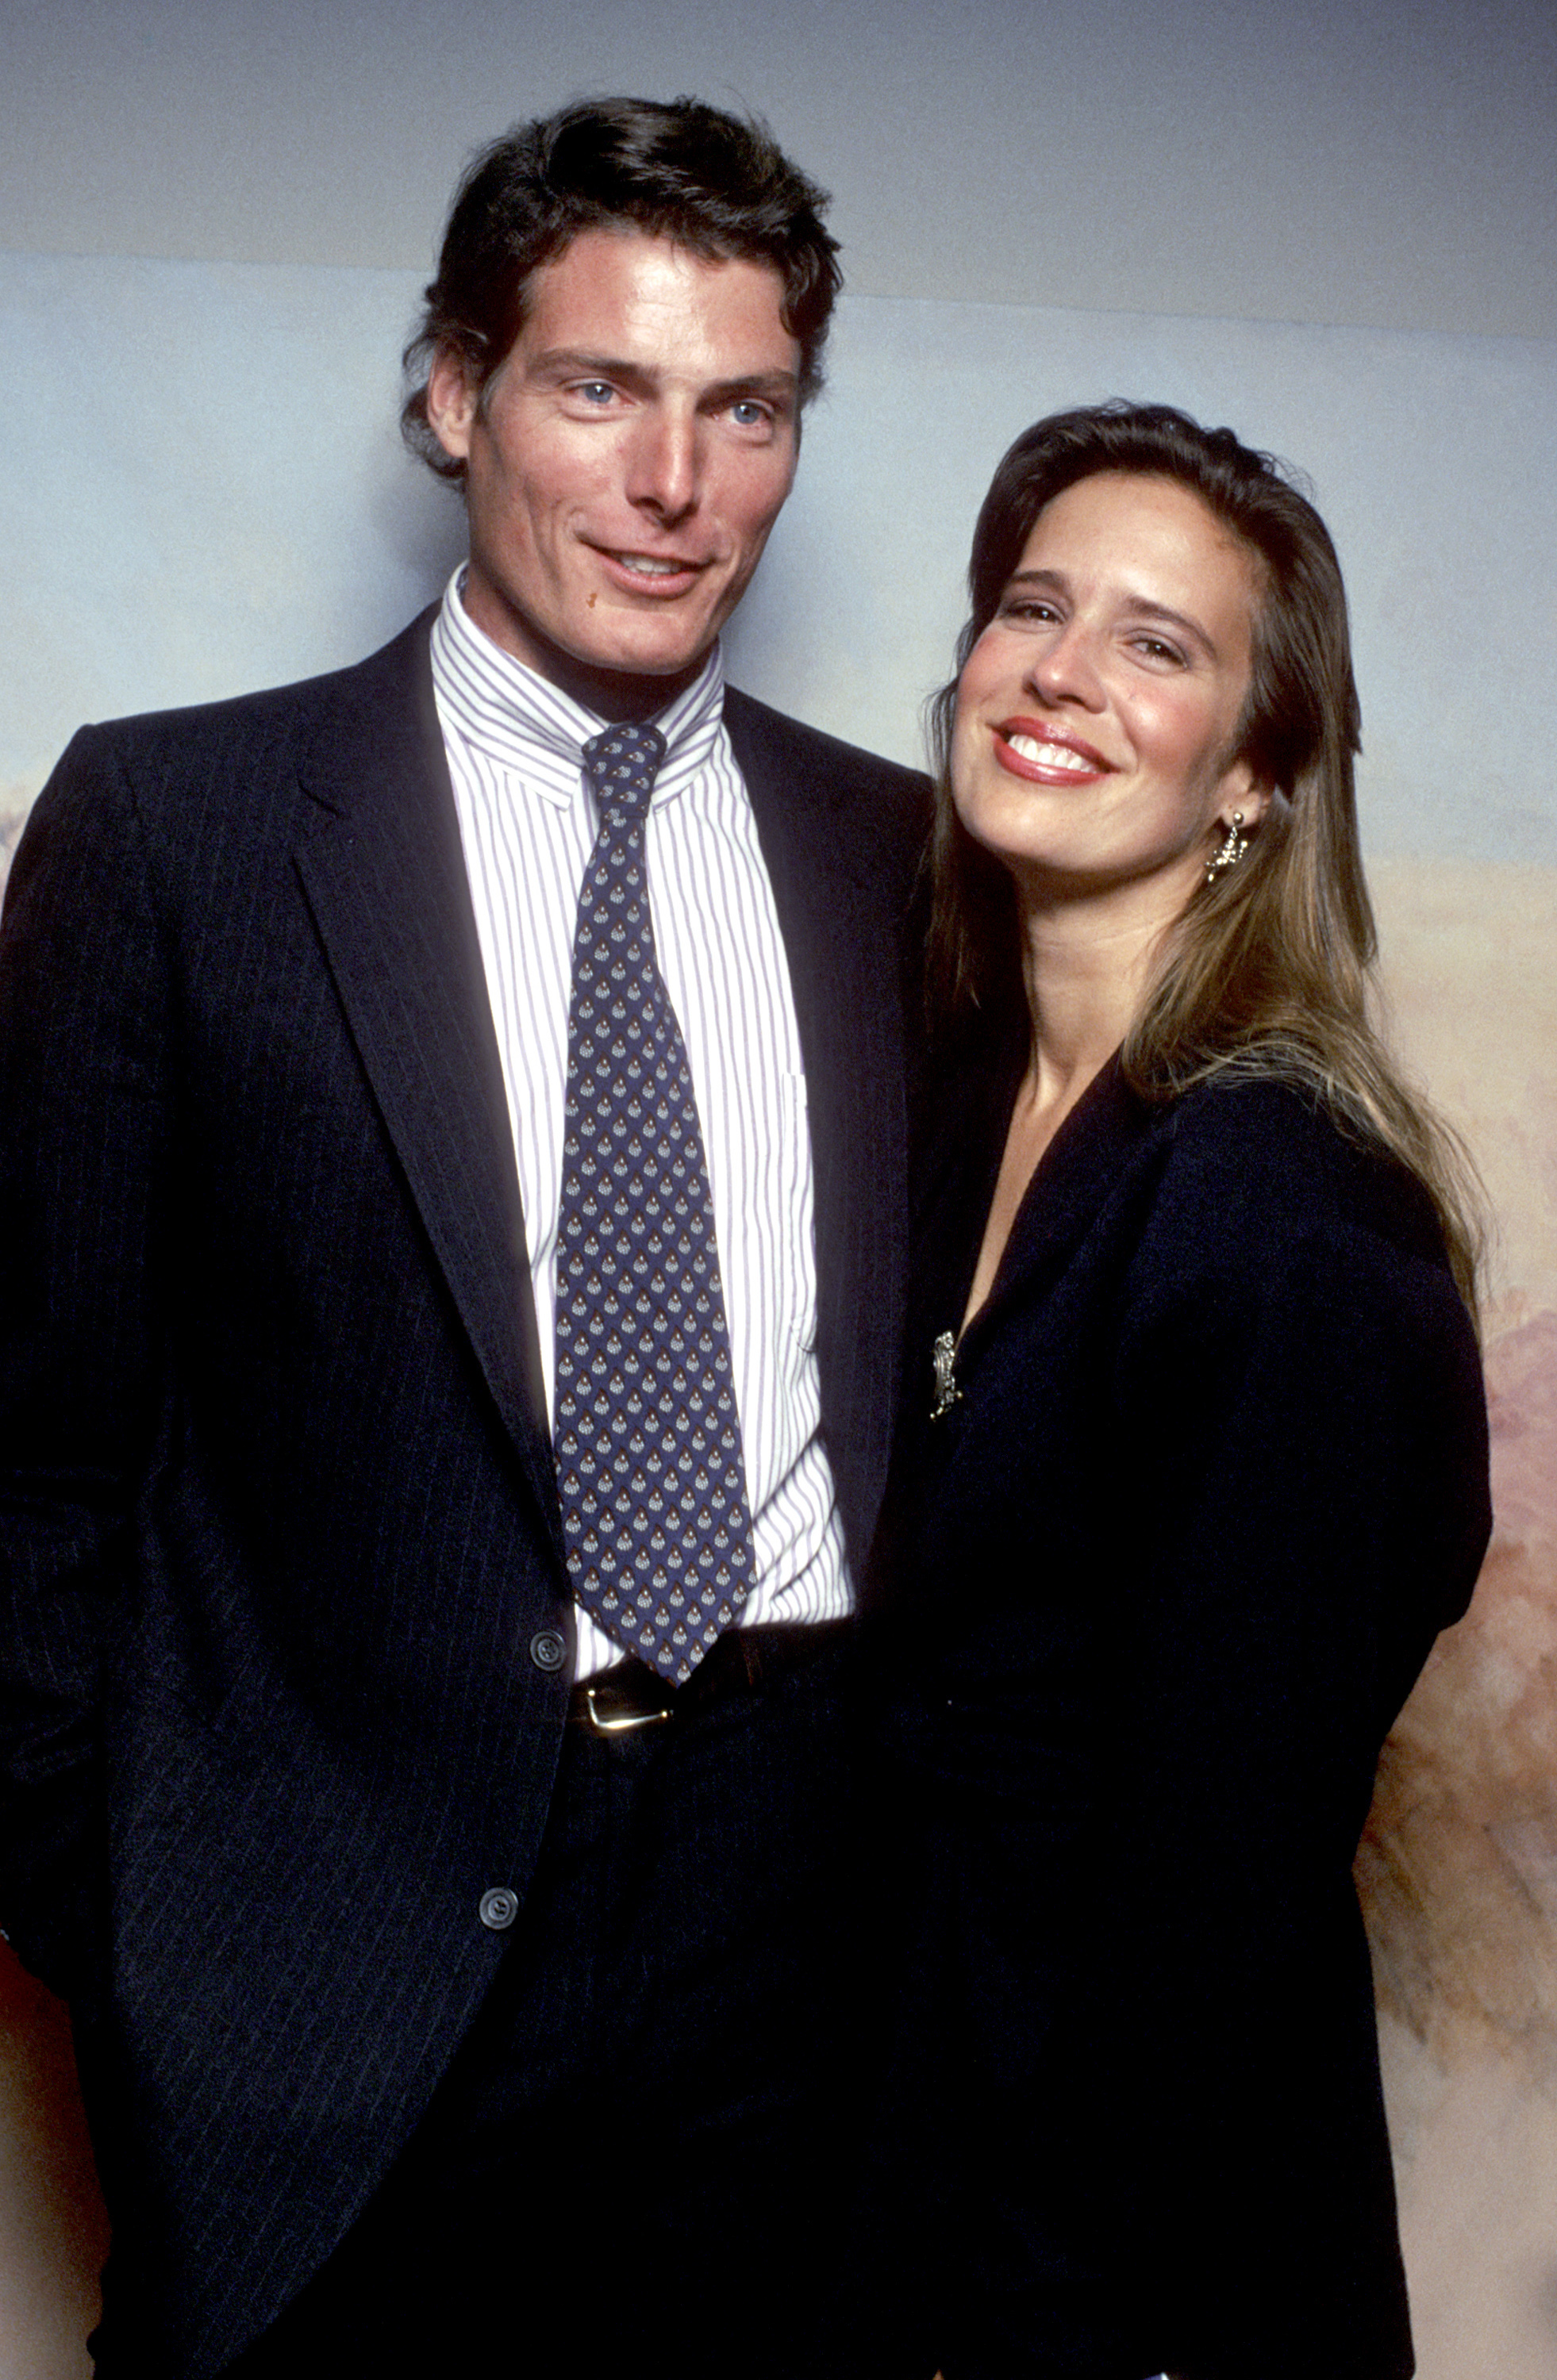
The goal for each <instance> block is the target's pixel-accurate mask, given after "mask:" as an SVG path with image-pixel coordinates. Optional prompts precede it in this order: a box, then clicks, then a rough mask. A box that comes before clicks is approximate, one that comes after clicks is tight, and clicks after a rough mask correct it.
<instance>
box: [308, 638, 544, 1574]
mask: <svg viewBox="0 0 1557 2380" xmlns="http://www.w3.org/2000/svg"><path fill="white" fill-rule="evenodd" d="M431 617H432V615H431V614H430V613H429V614H427V615H425V616H424V618H423V619H421V620H420V621H418V622H417V623H416V624H415V625H413V627H412V628H410V629H408V630H407V633H406V635H405V636H403V637H399V638H397V639H396V641H395V644H393V645H391V646H389V647H388V648H386V650H384V651H383V653H381V654H378V655H376V656H375V657H374V659H373V660H372V661H371V662H366V663H365V664H364V665H363V667H362V668H361V669H360V670H359V671H354V672H351V673H349V674H347V676H345V677H344V678H343V679H342V680H341V682H340V683H341V686H342V699H341V701H340V703H339V705H338V707H337V710H336V711H335V714H334V715H333V716H332V717H331V719H330V720H329V721H328V722H327V723H326V725H325V727H324V729H323V730H322V733H321V734H320V735H318V736H317V737H316V739H315V741H314V743H313V745H312V746H311V747H310V749H309V750H308V752H307V753H306V754H305V756H304V759H303V762H302V770H301V773H302V778H303V784H304V789H305V791H306V792H307V793H308V794H310V795H311V796H312V800H313V805H314V807H313V809H312V814H311V817H309V818H307V819H306V820H305V823H304V829H303V833H302V835H301V837H300V839H299V844H298V854H297V859H298V871H299V873H300V875H301V878H302V881H303V886H304V890H305V892H307V895H308V899H309V902H310V906H311V908H312V911H313V916H314V920H315V923H316V925H317V928H318V930H319V935H320V939H321V941H322V943H323V945H324V950H325V953H326V956H327V958H328V961H329V964H330V967H331V970H332V972H333V974H334V977H335V984H336V987H337V990H338V991H339V995H340V1000H341V1004H342V1006H343V1008H344V1009H345V1011H346V1015H347V1024H348V1025H349V1026H350V1029H351V1033H352V1036H353V1038H354V1039H355V1041H356V1044H357V1049H358V1052H359V1057H360V1059H361V1062H362V1065H363V1068H364V1071H365V1072H366V1074H367V1076H368V1080H369V1082H370V1084H371V1087H372V1092H373V1097H374V1099H376V1101H377V1103H378V1107H379V1111H380V1112H381V1114H382V1116H383V1122H384V1125H385V1127H386V1129H387V1131H388V1133H389V1135H390V1138H391V1140H392V1141H393V1142H394V1145H395V1151H396V1153H397V1155H398V1157H399V1160H400V1163H401V1166H402V1168H403V1169H404V1172H405V1177H406V1181H407V1184H408V1186H409V1189H410V1194H411V1196H412V1198H413V1199H414V1200H415V1202H416V1206H417V1208H418V1211H419V1213H420V1217H421V1220H422V1223H423V1225H424V1227H425V1229H426V1232H427V1236H428V1239H429V1240H430V1242H431V1244H432V1250H433V1254H434V1256H435V1257H436V1259H437V1262H438V1264H439V1266H440V1268H441V1269H442V1271H443V1275H444V1281H446V1283H447V1285H448V1289H449V1292H450V1294H451V1296H452V1297H453V1299H454V1303H455V1305H456V1308H457V1310H458V1312H459V1316H460V1318H461V1320H462V1322H463V1323H464V1326H465V1329H466V1331H467V1332H468V1336H469V1340H470V1343H471V1346H472V1347H473V1349H474V1350H475V1354H476V1357H477V1360H478V1362H479V1363H480V1367H481V1370H482V1372H483V1373H484V1375H485V1377H486V1380H487V1384H488V1386H489V1388H490V1389H491V1391H492V1394H493V1399H494V1400H495V1402H496V1404H497V1409H498V1412H499V1414H500V1415H502V1418H503V1421H504V1424H505V1427H506V1428H507V1430H508V1432H509V1434H510V1436H511V1437H512V1438H513V1439H514V1441H515V1444H516V1445H517V1449H518V1451H519V1454H520V1457H521V1459H522V1461H523V1463H524V1466H525V1469H526V1472H527V1474H528V1475H529V1482H530V1485H531V1487H532V1488H533V1490H534V1492H535V1496H536V1500H537V1502H538V1503H539V1505H540V1507H541V1511H542V1512H543V1513H544V1514H545V1515H546V1518H547V1521H548V1524H549V1525H550V1527H551V1529H552V1532H553V1536H554V1538H555V1539H556V1542H557V1546H558V1551H559V1555H560V1552H561V1529H560V1522H559V1519H558V1515H557V1504H556V1490H555V1484H554V1479H553V1467H552V1455H551V1446H550V1440H549V1437H548V1433H547V1429H546V1425H545V1418H544V1416H545V1400H544V1393H543V1388H542V1379H541V1353H540V1346H539V1342H538V1339H537V1334H536V1325H535V1309H534V1304H533V1300H532V1298H531V1295H530V1287H529V1263H528V1258H527V1255H526V1247H525V1233H524V1219H523V1215H522V1213H521V1211H520V1206H519V1192H518V1182H517V1175H516V1172H515V1167H514V1155H513V1141H512V1135H511V1133H510V1129H509V1123H508V1111H507V1101H506V1096H505V1090H504V1084H503V1069H502V1062H501V1060H500V1059H499V1056H498V1050H497V1040H496V1036H495V1034H494V1032H493V1023H492V1013H491V1008H490V1004H489V1002H488V998H487V990H486V977H485V972H484V969H483V967H482V964H481V954H480V942H479V940H478V937H477V932H476V921H475V916H474V913H473V911H472V908H471V905H470V892H469V886H468V880H467V877H466V872H465V862H464V856H463V854H462V852H461V848H460V841H459V826H458V820H457V818H456V812H455V807H454V795H453V790H452V788H451V786H450V783H449V777H448V768H447V763H446V761H445V759H444V746H443V738H442V735H441V734H440V731H439V728H438V722H437V713H436V710H435V707H434V703H433V698H432V673H431V669H430V666H429V662H428V631H429V626H430V623H431Z"/></svg>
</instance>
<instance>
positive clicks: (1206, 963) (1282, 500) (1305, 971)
mask: <svg viewBox="0 0 1557 2380" xmlns="http://www.w3.org/2000/svg"><path fill="white" fill-rule="evenodd" d="M1099 471H1129V472H1136V473H1139V474H1142V475H1150V476H1151V477H1153V478H1158V479H1167V480H1175V481H1176V482H1177V483H1178V484H1179V485H1180V486H1182V487H1185V488H1187V489H1189V490H1190V491H1191V492H1192V493H1194V494H1195V495H1198V497H1199V498H1200V500H1201V502H1202V503H1203V504H1205V505H1206V506H1207V507H1208V508H1209V510H1210V512H1211V513H1212V514H1213V515H1214V516H1215V517H1216V519H1217V520H1218V521H1220V522H1221V523H1222V525H1223V527H1225V528H1228V529H1230V530H1231V531H1232V532H1233V534H1234V535H1235V536H1236V537H1237V538H1238V539H1239V540H1240V541H1241V543H1242V544H1243V545H1244V546H1245V547H1246V548H1247V550H1248V551H1249V552H1250V553H1251V554H1252V555H1253V556H1254V558H1255V563H1256V571H1257V580H1258V583H1259V609H1258V613H1257V615H1256V618H1255V622H1254V642H1253V662H1252V670H1251V675H1250V683H1249V692H1248V698H1247V703H1246V705H1245V708H1244V714H1243V717H1242V719H1241V721H1240V722H1239V725H1238V730H1237V735H1236V741H1235V753H1236V755H1237V757H1241V758H1242V759H1246V760H1247V762H1248V763H1249V765H1250V766H1251V768H1252V769H1253V771H1254V773H1255V775H1256V777H1257V778H1258V779H1259V781H1260V782H1261V783H1266V784H1268V785H1270V786H1271V788H1272V798H1271V803H1270V806H1269V807H1268V808H1267V810H1266V813H1265V815H1264V817H1263V819H1262V820H1260V823H1259V831H1258V832H1256V833H1254V834H1252V835H1251V836H1250V838H1249V844H1248V849H1247V854H1246V855H1245V856H1244V858H1243V859H1242V861H1241V862H1240V863H1239V865H1238V866H1236V867H1235V868H1226V869H1224V870H1222V872H1221V873H1220V874H1218V875H1217V876H1216V878H1215V879H1214V880H1212V881H1210V882H1209V883H1204V884H1202V885H1200V886H1199V887H1198V890H1197V891H1196V892H1195V893H1194V895H1193V896H1192V898H1191V899H1190V901H1189V903H1188V905H1187V907H1186V910H1185V912H1184V915H1183V917H1182V918H1181V919H1180V920H1179V922H1178V924H1177V926H1176V927H1175V929H1174V933H1173V935H1172V937H1171V938H1170V940H1169V941H1168V943H1167V945H1166V947H1165V948H1164V950H1163V952H1162V956H1161V958H1160V961H1159V963H1158V965H1157V968H1156V971H1155V973H1154V976H1153V978H1152V982H1151V986H1150V991H1149V994H1148V997H1147V1000H1146V1003H1145V1005H1144V1007H1143V1009H1142V1011H1141V1013H1140V1014H1139V1015H1138V1016H1137V1019H1136V1022H1135V1024H1134V1026H1132V1028H1131V1030H1130V1034H1129V1037H1128V1038H1127V1040H1126V1041H1125V1048H1124V1052H1123V1065H1124V1069H1125V1076H1126V1079H1127V1080H1128V1081H1129V1082H1130V1083H1131V1084H1132V1086H1133V1087H1135V1088H1136V1089H1137V1091H1138V1092H1139V1093H1140V1094H1141V1095H1142V1096H1143V1097H1145V1098H1147V1099H1172V1098H1174V1097H1176V1096H1178V1095H1179V1094H1181V1093H1183V1092H1185V1091H1186V1090H1188V1089H1190V1088H1191V1087H1192V1086H1193V1085H1195V1084H1197V1083H1203V1082H1206V1081H1208V1080H1209V1079H1210V1077H1211V1076H1213V1075H1217V1076H1222V1077H1227V1076H1234V1075H1244V1076H1248V1075H1259V1076H1262V1077H1267V1078H1269V1077H1271V1076H1279V1077H1281V1078H1282V1079H1283V1080H1285V1081H1289V1082H1293V1083H1295V1084H1297V1085H1298V1086H1299V1087H1302V1088H1304V1089H1306V1090H1307V1091H1308V1093H1309V1094H1310V1095H1311V1096H1312V1097H1314V1098H1315V1099H1318V1100H1319V1101H1320V1102H1321V1104H1322V1105H1323V1106H1324V1107H1325V1108H1326V1109H1327V1110H1328V1111H1329V1112H1330V1113H1331V1114H1332V1116H1333V1117H1334V1119H1335V1121H1336V1122H1337V1123H1338V1124H1340V1125H1341V1127H1342V1128H1343V1129H1344V1130H1345V1131H1348V1132H1350V1133H1351V1134H1352V1135H1354V1137H1362V1138H1364V1139H1367V1140H1369V1141H1371V1142H1373V1143H1375V1144H1376V1145H1378V1146H1380V1147H1382V1148H1384V1149H1385V1150H1386V1151H1388V1152H1389V1154H1390V1155H1392V1156H1393V1157H1394V1158H1395V1159H1397V1160H1398V1161H1399V1162H1400V1163H1401V1164H1402V1165H1404V1166H1405V1167H1407V1168H1408V1169H1409V1171H1410V1172H1412V1173H1414V1174H1415V1175H1416V1176H1417V1179H1418V1181H1420V1182H1421V1184H1423V1186H1424V1188H1425V1189H1426V1190H1427V1192H1428V1194H1429V1197H1430V1198H1431V1199H1432V1202H1433V1204H1434V1206H1435V1207H1436V1208H1437V1210H1438V1216H1439V1220H1440V1222H1441V1226H1442V1230H1443V1236H1444V1239H1445V1242H1446V1244H1447V1247H1448V1252H1449V1258H1450V1262H1451V1264H1452V1265H1453V1267H1454V1278H1455V1280H1456V1281H1457V1282H1458V1283H1459V1286H1460V1290H1461V1292H1462V1293H1463V1295H1464V1296H1465V1299H1466V1305H1468V1306H1469V1307H1470V1309H1471V1311H1472V1313H1473V1314H1474V1313H1475V1311H1476V1273H1477V1266H1478V1260H1479V1257H1480V1254H1481V1249H1482V1241H1483V1233H1482V1226H1481V1221H1480V1216H1481V1208H1482V1198H1481V1191H1480V1184H1479V1182H1478V1177H1477V1173H1476V1169H1475V1165H1474V1163H1473V1161H1472V1160H1471V1158H1470V1156H1469V1153H1468V1151H1467V1150H1466V1147H1465V1146H1464V1144H1463V1142H1462V1141H1461V1140H1460V1138H1459V1136H1458V1135H1457V1134H1456V1133H1455V1132H1454V1130H1453V1128H1452V1127H1451V1126H1450V1125H1448V1124H1447V1123H1444V1122H1443V1120H1442V1119H1441V1117H1440V1116H1438V1115H1436V1114H1435V1113H1434V1112H1433V1111H1432V1109H1431V1108H1430V1107H1429V1105H1428V1104H1427V1103H1426V1101H1425V1100H1424V1099H1421V1098H1420V1097H1419V1096H1418V1095H1417V1093H1416V1092H1414V1091H1413V1090H1411V1089H1410V1088H1409V1087H1408V1086H1407V1085H1406V1084H1405V1082H1404V1081H1403V1080H1402V1078H1401V1076H1400V1075H1399V1073H1398V1072H1397V1070H1396V1068H1395V1066H1394V1064H1393V1062H1392V1060H1391V1058H1390V1056H1389V1053H1388V1051H1387V1050H1385V1048H1384V1046H1383V1044H1382V1042H1381V1039H1380V1038H1379V1035H1378V1033H1377V1032H1376V1030H1375V1029H1374V1026H1373V1025H1372V1023H1371V1021H1370V1017H1369V1008H1370V1005H1371V1001H1370V994H1371V990H1372V965H1373V959H1374V955H1375V953H1376V949H1377V936H1376V934H1375V930H1374V924H1373V911H1372V907H1371V905H1370V903H1369V901H1368V886H1367V883H1366V881H1365V880H1364V876H1363V868H1362V856H1361V852H1360V850H1359V848H1358V844H1357V827H1356V789H1355V785H1354V781H1353V769H1352V764H1353V759H1354V757H1355V755H1356V752H1357V750H1358V748H1359V726H1360V714H1359V711H1358V707H1357V698H1356V686H1355V684H1354V682H1353V677H1352V661H1351V644H1350V638H1349V635H1348V631H1347V623H1346V595H1345V589H1344V586H1343V584H1342V578H1341V566H1340V564H1339V563H1338V561H1337V560H1336V555H1335V548H1334V546H1333V545H1332V542H1331V539H1330V533H1329V531H1328V530H1327V528H1325V525H1324V523H1323V521H1322V520H1320V516H1319V514H1318V513H1317V512H1316V511H1315V510H1314V507H1313V505H1312V504H1309V503H1308V499H1307V497H1306V496H1304V495H1303V494H1302V493H1301V492H1299V490H1298V489H1297V488H1296V487H1295V486H1294V485H1293V484H1292V482H1291V480H1289V479H1287V478H1286V477H1284V476H1283V469H1282V467H1280V466H1279V465H1278V464H1277V463H1276V462H1275V460H1274V459H1273V457H1271V455H1260V454H1256V453H1254V452H1253V451H1252V450H1251V449H1250V448H1248V447H1247V446H1244V445H1242V444H1240V443H1239V441H1238V440H1237V439H1236V438H1235V436H1234V434H1233V432H1232V431H1230V430H1202V429H1201V428H1200V426H1199V424H1198V422H1196V421H1193V420H1191V419H1190V418H1189V416H1188V415H1187V414H1184V413H1180V412H1178V411H1177V410H1176V409H1175V408H1174V407H1171V406H1163V405H1153V406H1128V405H1124V404H1119V403H1113V404H1109V405H1101V406H1089V407H1080V408H1078V409H1077V410H1076V411H1074V412H1069V413H1056V414H1051V415H1050V416H1049V417H1048V418H1047V419H1045V420H1042V421H1040V422H1037V423H1035V424H1034V426H1033V428H1032V429H1030V430H1027V431H1023V433H1022V435H1021V437H1020V438H1018V439H1017V440H1016V443H1015V445H1014V446H1012V447H1011V449H1010V451H1009V452H1008V453H1007V454H1006V455H1005V456H1004V460H1003V461H1002V463H1001V465H1000V468H999V469H998V470H997V471H996V473H995V476H994V480H993V483H992V485H991V489H990V492H989V494H988V496H987V497H986V498H985V500H984V505H983V509H982V511H981V512H980V513H979V523H978V527H977V528H976V529H975V531H974V537H973V556H972V560H971V562H970V563H969V565H968V590H969V594H970V596H971V599H972V612H971V615H970V617H969V619H968V622H967V626H966V627H965V628H964V630H963V632H962V636H961V638H960V640H959V642H958V645H957V675H958V677H960V676H961V674H962V670H963V667H964V665H965V663H966V662H967V658H968V655H969V654H970V653H971V651H972V650H973V647H974V645H975V644H976V643H977V642H978V640H979V637H980V636H981V635H982V634H983V632H984V630H985V628H986V627H987V626H988V625H989V624H990V622H991V619H992V618H993V617H994V614H995V611H996V609H997V607H998V605H999V602H1000V599H1001V597H1002V595H1003V594H1004V590H1005V587H1006V584H1007V582H1008V581H1009V579H1010V577H1011V576H1012V573H1013V572H1014V571H1015V570H1016V567H1017V565H1018V563H1019V562H1020V560H1021V556H1022V553H1023V549H1024V548H1025V546H1026V544H1027V540H1028V533H1029V531H1030V530H1031V528H1032V526H1033V523H1034V522H1035V521H1036V520H1037V518H1038V516H1039V514H1040V512H1041V511H1042V510H1043V507H1044V506H1045V504H1049V503H1050V502H1051V501H1052V499H1053V498H1054V497H1055V496H1057V495H1059V494H1060V493H1061V492H1062V491H1063V490H1064V489H1065V488H1068V487H1073V486H1074V485H1075V484H1076V482H1077V480H1085V479H1090V478H1091V477H1092V476H1093V475H1094V474H1095V473H1097V472H1099ZM956 690H957V686H956V679H955V678H954V679H953V681H952V682H951V684H950V685H948V686H943V687H942V689H941V691H940V693H939V694H937V695H936V696H935V697H934V698H933V701H932V703H931V712H930V719H931V741H932V746H933V754H934V761H935V778H936V821H935V836H934V844H933V891H932V910H931V930H930V950H929V984H930V994H931V1013H932V1018H935V1019H937V1020H943V1021H949V1020H952V1019H955V1017H956V1016H957V1015H958V1014H959V1013H962V1012H965V1011H966V1010H967V1009H968V1008H969V1007H979V1006H983V1005H986V1004H989V1003H990V1002H993V1001H995V1000H997V999H1000V998H1002V997H1004V996H1008V995H1009V994H1010V993H1011V991H1012V989H1013V984H1014V980H1015V979H1016V978H1018V977H1019V970H1020V964H1021V953H1020V942H1019V936H1018V930H1017V922H1016V899H1015V894H1014V891H1013V887H1012V883H1011V880H1010V878H1009V877H1008V876H1007V874H1006V871H1005V870H1004V868H1002V867H1001V866H1000V864H999V862H998V861H997V860H996V859H994V857H993V856H991V854H990V853H989V852H987V851H985V850H984V849H983V848H982V847H981V846H980V845H979V844H977V843H976V842H975V841H974V839H973V837H972V836H971V835H970V834H968V832H967V830H966V829H965V828H964V826H963V825H962V823H961V821H960V820H959V819H958V817H957V814H956V811H955V807H954V805H953V801H952V790H951V775H950V755H951V739H952V722H953V718H954V715H955V708H956Z"/></svg>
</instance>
